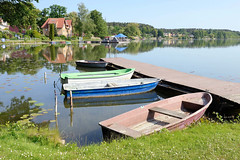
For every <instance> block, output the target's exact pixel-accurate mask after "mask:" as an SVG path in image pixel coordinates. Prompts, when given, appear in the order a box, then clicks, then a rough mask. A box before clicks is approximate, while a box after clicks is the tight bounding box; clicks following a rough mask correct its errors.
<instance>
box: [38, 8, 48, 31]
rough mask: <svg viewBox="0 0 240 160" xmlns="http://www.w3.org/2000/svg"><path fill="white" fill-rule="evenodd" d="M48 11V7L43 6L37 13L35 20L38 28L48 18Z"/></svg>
mask: <svg viewBox="0 0 240 160" xmlns="http://www.w3.org/2000/svg"><path fill="white" fill-rule="evenodd" d="M49 13H50V9H49V8H44V9H43V10H42V12H40V13H39V14H38V20H37V25H38V26H39V28H40V27H41V26H42V25H43V24H44V23H45V22H46V20H47V19H48V18H49Z"/></svg>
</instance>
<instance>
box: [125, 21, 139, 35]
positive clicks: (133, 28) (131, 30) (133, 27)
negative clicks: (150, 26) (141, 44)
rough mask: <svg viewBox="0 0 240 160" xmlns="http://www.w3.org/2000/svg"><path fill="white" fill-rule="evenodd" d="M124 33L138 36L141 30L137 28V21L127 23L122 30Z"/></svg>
mask: <svg viewBox="0 0 240 160" xmlns="http://www.w3.org/2000/svg"><path fill="white" fill-rule="evenodd" d="M124 34H126V35H127V36H140V35H141V31H140V29H139V28H138V24H137V23H129V24H128V25H127V27H126V28H125V30H124Z"/></svg>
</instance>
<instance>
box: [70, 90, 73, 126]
mask: <svg viewBox="0 0 240 160" xmlns="http://www.w3.org/2000/svg"><path fill="white" fill-rule="evenodd" d="M70 105H71V107H70V126H73V119H72V116H73V97H72V91H71V90H70Z"/></svg>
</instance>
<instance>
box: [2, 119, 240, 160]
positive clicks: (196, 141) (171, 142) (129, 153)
mask: <svg viewBox="0 0 240 160" xmlns="http://www.w3.org/2000/svg"><path fill="white" fill-rule="evenodd" d="M218 117H219V116H218ZM220 120H222V119H221V117H220ZM239 135H240V124H239V120H238V121H237V122H234V123H233V122H224V123H222V122H221V123H220V122H211V121H209V120H203V119H202V120H201V122H199V123H198V124H197V125H192V126H190V127H188V128H187V129H185V130H178V131H173V132H169V131H167V130H163V131H162V132H160V133H155V134H153V135H150V136H144V137H141V138H139V139H132V138H127V139H120V140H113V141H112V142H110V143H108V142H102V143H101V144H95V145H90V146H84V147H80V148H79V147H77V146H76V145H75V144H66V145H63V144H61V140H60V138H59V135H58V133H57V132H56V131H51V130H50V131H49V130H48V131H46V129H41V128H36V127H35V126H34V125H32V124H30V123H26V124H25V125H23V124H21V123H19V122H18V123H12V124H7V125H5V126H4V127H1V130H0V158H1V159H184V160H186V159H238V158H239V157H240V152H239V147H240V137H239Z"/></svg>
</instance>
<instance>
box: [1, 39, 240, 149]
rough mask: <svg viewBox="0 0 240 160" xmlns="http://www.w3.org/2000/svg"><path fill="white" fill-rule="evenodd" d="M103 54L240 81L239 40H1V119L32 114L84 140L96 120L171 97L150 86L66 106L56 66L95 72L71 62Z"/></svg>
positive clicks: (91, 136)
mask: <svg viewBox="0 0 240 160" xmlns="http://www.w3.org/2000/svg"><path fill="white" fill-rule="evenodd" d="M105 57H124V58H127V59H133V60H137V61H141V62H145V63H150V64H154V65H157V66H161V67H166V68H171V69H175V70H178V71H182V72H186V73H190V74H196V75H200V76H205V77H210V78H216V79H220V80H225V81H232V82H237V83H240V74H239V69H240V63H239V62H238V61H239V59H240V41H238V40H228V41H223V40H222V41H160V42H156V41H143V42H138V43H137V42H136V43H134V42H133V43H130V44H126V45H116V44H115V45H99V44H94V45H83V44H80V45H79V44H76V45H55V46H49V45H5V46H3V45H2V47H1V48H0V77H1V78H0V79H1V81H0V112H1V113H0V123H2V124H4V123H6V122H7V121H17V120H19V119H21V117H22V116H24V115H35V116H34V118H33V120H32V121H33V122H34V123H36V124H38V125H41V126H47V127H49V128H57V129H58V130H59V132H60V134H61V136H62V137H63V139H65V140H66V142H76V143H77V144H78V145H79V146H80V145H88V144H92V143H99V142H101V141H102V132H101V128H100V126H99V125H98V122H100V121H102V120H105V119H107V118H110V117H113V116H115V115H118V114H120V113H123V112H126V111H129V110H131V109H134V108H137V107H140V106H142V105H146V104H148V103H151V102H153V101H156V100H160V99H162V98H167V97H171V96H173V95H171V94H170V93H163V92H162V93H161V92H160V93H159V92H156V91H152V92H149V93H145V94H141V95H133V96H124V97H115V98H98V99H97V98H92V99H84V100H74V102H73V103H74V108H73V110H71V109H70V107H69V106H70V104H69V101H67V100H66V99H65V98H64V96H63V95H61V87H62V84H61V82H60V79H59V73H60V70H61V71H62V72H91V71H96V70H97V69H91V68H78V67H76V65H75V60H78V59H88V60H99V59H100V58H105ZM98 70H99V69H98ZM100 70H102V69H100ZM45 74H46V79H45V78H44V75H45ZM54 84H55V85H54ZM55 93H56V95H57V108H56V107H55Z"/></svg>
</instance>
